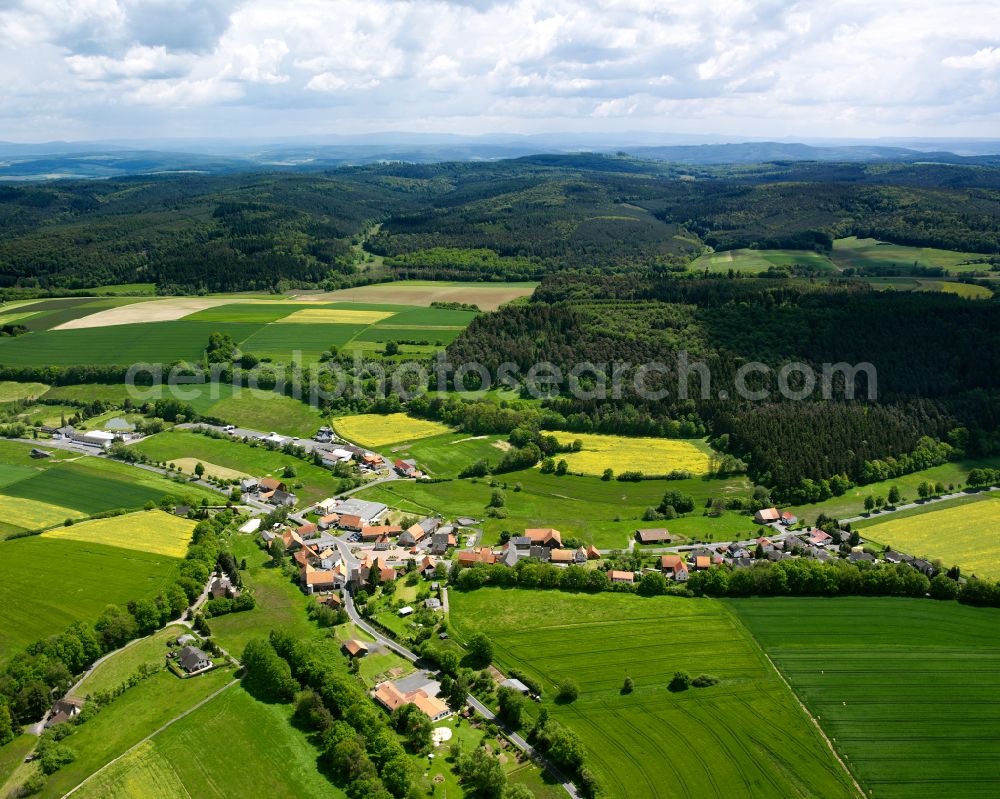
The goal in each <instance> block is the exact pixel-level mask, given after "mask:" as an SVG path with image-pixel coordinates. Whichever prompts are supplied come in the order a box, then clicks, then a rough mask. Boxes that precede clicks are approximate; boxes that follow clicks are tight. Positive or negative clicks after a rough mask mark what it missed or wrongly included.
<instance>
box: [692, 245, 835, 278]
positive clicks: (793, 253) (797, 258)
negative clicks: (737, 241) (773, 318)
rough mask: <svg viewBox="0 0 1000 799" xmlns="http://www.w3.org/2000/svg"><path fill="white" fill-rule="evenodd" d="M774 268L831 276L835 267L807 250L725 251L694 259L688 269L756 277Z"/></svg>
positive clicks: (825, 258)
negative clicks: (808, 269)
mask: <svg viewBox="0 0 1000 799" xmlns="http://www.w3.org/2000/svg"><path fill="white" fill-rule="evenodd" d="M776 266H787V267H792V266H805V267H809V268H810V269H816V270H818V271H821V272H831V273H832V272H835V271H836V267H835V266H834V265H833V263H832V262H831V261H830V259H829V258H827V257H826V256H825V255H821V254H820V253H817V252H812V251H809V250H750V249H740V250H726V251H724V252H712V253H707V254H705V255H702V256H700V257H698V258H697V259H695V261H694V263H693V264H691V268H692V269H695V270H698V271H704V270H706V269H707V270H708V271H709V272H723V273H725V272H728V271H729V270H730V269H732V270H733V271H735V272H746V273H750V274H759V273H760V272H766V271H767V270H768V269H771V268H773V267H776Z"/></svg>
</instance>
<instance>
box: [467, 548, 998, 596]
mask: <svg viewBox="0 0 1000 799" xmlns="http://www.w3.org/2000/svg"><path fill="white" fill-rule="evenodd" d="M457 571H458V573H457V574H453V575H452V580H453V583H454V585H455V586H456V587H457V588H458V589H459V590H463V591H469V590H475V589H477V588H480V587H482V586H484V585H498V586H518V587H521V588H547V589H561V590H565V591H589V592H596V591H621V592H629V593H637V594H640V595H643V596H658V595H663V594H674V595H678V596H733V597H746V596H908V597H925V596H930V597H932V598H934V599H957V600H958V601H959V602H963V603H966V604H971V605H986V606H990V607H1000V582H993V581H990V580H980V579H977V578H975V577H971V578H969V579H967V580H966V581H964V582H960V581H959V580H958V579H957V577H958V572H957V570H950V571H949V572H948V573H941V574H938V575H936V576H934V577H933V578H932V579H929V578H928V577H927V576H926V575H925V574H923V573H922V572H920V571H919V570H917V569H915V568H913V567H912V566H909V565H908V564H905V563H898V564H887V563H877V564H873V563H866V562H862V563H857V564H855V563H849V562H848V561H846V560H834V561H829V562H825V563H824V562H820V561H815V560H810V559H806V558H796V559H791V560H784V561H778V562H776V563H771V562H769V561H755V562H754V564H753V565H752V566H751V567H749V568H736V569H734V568H730V567H729V566H725V565H723V566H714V567H712V568H711V569H706V570H703V571H696V572H692V573H691V576H690V578H689V579H688V581H687V582H686V583H683V584H675V583H670V582H668V581H667V580H666V578H665V577H664V576H663V575H662V574H660V573H659V572H658V571H647V572H645V573H644V574H642V576H641V577H640V578H639V580H638V581H637V582H636V583H635V584H626V583H612V582H611V581H610V579H609V578H608V576H607V574H606V573H605V572H604V571H602V570H600V569H585V568H583V567H582V566H575V565H574V566H569V567H567V568H565V569H562V568H558V567H556V566H553V565H551V564H548V563H541V562H538V561H534V560H532V559H530V558H529V559H522V560H520V561H518V563H517V565H516V566H515V567H513V568H508V567H506V566H503V565H499V564H495V565H476V566H472V567H469V568H461V569H458V570H457Z"/></svg>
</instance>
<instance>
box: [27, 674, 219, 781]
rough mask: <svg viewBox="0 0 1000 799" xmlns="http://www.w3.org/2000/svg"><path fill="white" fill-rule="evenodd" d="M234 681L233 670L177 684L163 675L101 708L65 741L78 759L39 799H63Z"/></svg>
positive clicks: (201, 676)
mask: <svg viewBox="0 0 1000 799" xmlns="http://www.w3.org/2000/svg"><path fill="white" fill-rule="evenodd" d="M232 679H233V671H232V669H231V668H218V669H214V670H212V671H210V672H207V673H205V674H201V675H199V676H198V677H197V679H191V680H181V679H178V678H177V677H176V676H174V675H173V674H172V673H171V672H169V671H166V670H164V671H161V672H159V673H157V674H155V675H153V676H152V677H150V678H148V679H146V680H143V681H142V682H141V683H139V684H138V685H136V686H135V687H134V688H130V689H129V690H128V691H126V692H125V693H124V694H122V695H121V696H120V697H118V698H117V699H115V700H114V701H113V702H111V703H110V704H108V705H106V706H105V707H104V708H102V710H101V712H100V713H99V714H97V715H96V716H95V717H94V718H92V719H91V720H90V721H88V722H87V723H86V724H83V725H81V726H80V727H79V728H78V729H77V730H76V731H75V732H74V733H73V735H72V736H71V738H70V739H67V740H66V743H67V745H69V746H71V747H72V749H73V751H74V752H75V753H76V760H74V761H73V762H72V763H70V764H68V765H66V766H64V767H63V768H62V769H60V770H59V771H57V772H56V773H55V774H52V775H50V776H49V778H48V779H47V780H46V783H45V787H44V788H43V789H42V791H41V792H40V793H39V794H38V795H39V796H40V797H43V798H44V799H50V797H51V799H56V797H60V796H63V795H64V794H65V793H66V792H67V791H70V790H72V789H73V788H75V787H76V786H77V785H79V784H80V783H81V782H83V781H84V780H86V779H88V778H89V777H90V776H91V775H92V774H94V773H95V772H97V771H98V770H100V769H101V768H103V767H104V766H106V765H107V764H108V763H110V762H111V761H112V760H114V759H115V758H117V757H119V756H121V755H124V754H125V753H126V752H127V751H128V750H129V749H131V748H132V747H133V746H135V745H136V744H138V743H139V742H140V741H141V740H143V739H144V738H145V737H146V736H148V735H150V734H151V733H153V732H155V731H156V730H157V729H159V728H160V727H162V726H163V725H164V724H166V723H167V722H169V721H170V720H172V719H174V718H175V717H176V716H178V715H180V714H181V713H183V712H184V711H185V710H187V709H188V708H191V707H193V706H194V705H196V704H198V702H200V701H202V700H203V699H206V698H207V697H209V696H210V695H211V694H213V693H214V692H215V691H217V690H219V689H220V688H222V687H223V686H225V685H226V684H227V683H228V682H230V681H231V680H232ZM154 795H164V794H154ZM165 795H167V796H171V795H174V794H170V793H167V794H165Z"/></svg>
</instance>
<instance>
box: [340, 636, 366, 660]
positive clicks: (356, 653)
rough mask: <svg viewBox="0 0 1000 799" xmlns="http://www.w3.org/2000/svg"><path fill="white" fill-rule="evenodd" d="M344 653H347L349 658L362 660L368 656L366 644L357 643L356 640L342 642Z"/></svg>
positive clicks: (362, 642)
mask: <svg viewBox="0 0 1000 799" xmlns="http://www.w3.org/2000/svg"><path fill="white" fill-rule="evenodd" d="M344 651H345V652H347V654H348V656H349V657H352V658H363V657H364V656H365V655H367V654H368V644H366V643H365V642H364V641H359V640H358V639H357V638H352V639H351V640H350V641H345V642H344Z"/></svg>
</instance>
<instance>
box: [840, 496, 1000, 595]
mask: <svg viewBox="0 0 1000 799" xmlns="http://www.w3.org/2000/svg"><path fill="white" fill-rule="evenodd" d="M976 500H977V501H973V502H963V503H961V504H957V505H952V506H951V507H947V508H941V509H937V510H935V509H934V505H933V504H932V505H929V506H928V507H927V508H926V512H923V513H919V514H916V515H913V516H897V515H896V514H889V515H888V516H886V517H885V518H884V519H883V520H882V521H878V522H876V523H874V524H870V525H865V526H864V527H861V528H859V530H862V531H863V532H862V534H863V535H864V537H865V539H866V540H871V541H874V542H876V543H878V544H883V545H889V546H891V547H892V548H893V549H895V550H898V551H900V552H906V553H909V554H913V555H917V556H921V557H926V558H929V559H930V560H936V559H940V560H941V562H942V563H943V564H944V565H945V566H952V565H956V564H957V565H958V566H960V567H961V568H962V572H963V573H964V574H966V575H972V574H974V575H976V576H977V577H986V578H989V579H992V580H995V579H998V578H1000V536H998V535H997V531H998V530H1000V499H998V498H997V497H996V495H995V494H994V493H992V492H991V493H990V494H979V495H977V496H976ZM921 510H925V509H921Z"/></svg>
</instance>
